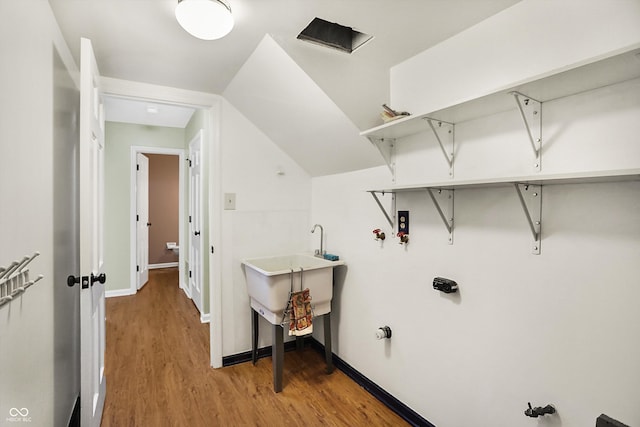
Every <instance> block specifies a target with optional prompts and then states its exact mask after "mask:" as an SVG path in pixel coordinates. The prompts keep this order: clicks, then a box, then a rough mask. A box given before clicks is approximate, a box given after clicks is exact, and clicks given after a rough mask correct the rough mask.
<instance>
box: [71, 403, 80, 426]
mask: <svg viewBox="0 0 640 427" xmlns="http://www.w3.org/2000/svg"><path fill="white" fill-rule="evenodd" d="M69 427H80V396H78V397H77V398H76V402H75V404H74V405H73V412H71V418H69Z"/></svg>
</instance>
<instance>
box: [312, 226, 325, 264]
mask: <svg viewBox="0 0 640 427" xmlns="http://www.w3.org/2000/svg"><path fill="white" fill-rule="evenodd" d="M318 227H320V249H319V250H318V249H316V253H315V255H316V256H317V257H320V258H322V257H323V256H324V250H323V248H322V241H323V240H324V229H323V228H322V226H321V225H320V224H316V225H314V226H313V228H312V229H311V232H312V233H313V232H314V231H316V228H318Z"/></svg>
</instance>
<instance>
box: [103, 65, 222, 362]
mask: <svg viewBox="0 0 640 427" xmlns="http://www.w3.org/2000/svg"><path fill="white" fill-rule="evenodd" d="M100 83H101V84H102V90H103V93H104V94H105V95H114V96H124V97H129V98H139V99H147V100H150V101H157V102H164V103H170V104H178V105H188V106H192V107H195V108H201V109H204V110H206V111H207V113H208V114H207V118H206V122H205V139H204V141H203V142H204V147H203V150H204V151H203V156H204V158H205V159H206V164H207V168H206V169H207V171H206V174H207V177H206V178H205V179H207V183H208V185H209V191H208V195H209V197H208V201H207V203H208V210H209V236H208V238H209V244H210V246H211V247H213V248H216V250H215V251H211V250H210V249H211V248H209V247H208V248H207V254H208V258H207V261H208V262H209V313H210V316H211V321H210V323H209V346H210V348H209V352H210V355H211V359H210V364H211V366H212V367H213V368H221V367H222V354H223V348H222V274H221V271H222V269H221V266H222V245H221V242H222V238H221V232H220V230H221V229H222V201H223V200H224V199H223V195H222V169H221V168H222V163H221V161H220V159H221V143H220V136H221V135H220V134H221V132H220V127H221V122H222V103H223V98H222V97H221V96H219V95H215V94H212V93H206V92H197V91H192V90H187V89H177V88H172V87H167V86H158V85H153V84H149V83H141V82H133V81H129V80H121V79H114V78H111V77H102V78H101V80H100ZM212 252H213V253H212Z"/></svg>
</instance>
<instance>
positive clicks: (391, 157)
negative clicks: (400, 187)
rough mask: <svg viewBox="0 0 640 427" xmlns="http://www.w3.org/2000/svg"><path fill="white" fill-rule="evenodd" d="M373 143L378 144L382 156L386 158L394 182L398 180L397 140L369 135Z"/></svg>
mask: <svg viewBox="0 0 640 427" xmlns="http://www.w3.org/2000/svg"><path fill="white" fill-rule="evenodd" d="M367 138H369V141H371V143H372V144H373V145H375V146H376V148H377V149H378V151H379V152H380V154H381V155H382V158H383V159H384V161H385V163H386V164H387V167H388V168H389V171H390V172H391V177H392V180H393V182H396V140H395V139H393V138H373V137H370V136H369V137H367Z"/></svg>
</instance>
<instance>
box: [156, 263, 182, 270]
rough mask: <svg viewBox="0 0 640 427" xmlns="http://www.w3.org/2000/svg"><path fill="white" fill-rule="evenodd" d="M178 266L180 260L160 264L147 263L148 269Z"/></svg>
mask: <svg viewBox="0 0 640 427" xmlns="http://www.w3.org/2000/svg"><path fill="white" fill-rule="evenodd" d="M178 266H180V262H163V263H160V264H149V270H155V269H158V268H173V267H178Z"/></svg>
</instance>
